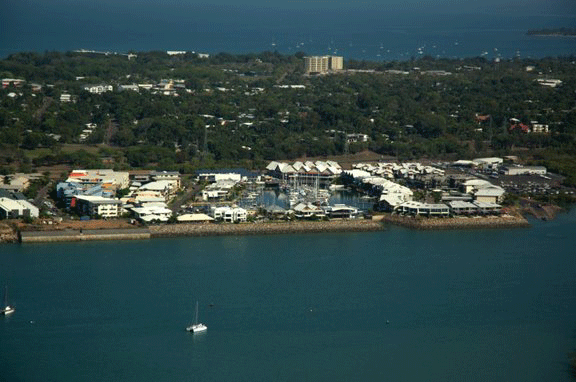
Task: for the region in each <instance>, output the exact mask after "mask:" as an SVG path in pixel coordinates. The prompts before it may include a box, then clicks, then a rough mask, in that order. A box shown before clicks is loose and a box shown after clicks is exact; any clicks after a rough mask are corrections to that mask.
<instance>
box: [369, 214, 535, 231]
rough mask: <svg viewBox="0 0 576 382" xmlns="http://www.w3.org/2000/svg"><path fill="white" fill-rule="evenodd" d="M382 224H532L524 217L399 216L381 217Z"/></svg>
mask: <svg viewBox="0 0 576 382" xmlns="http://www.w3.org/2000/svg"><path fill="white" fill-rule="evenodd" d="M378 218H380V219H381V221H382V222H385V223H388V224H393V225H397V226H401V227H406V228H411V229H420V230H452V229H484V228H523V227H530V223H529V222H528V220H526V219H525V218H524V217H523V216H521V215H517V216H512V215H504V216H486V217H452V218H423V217H409V216H399V215H380V216H378Z"/></svg>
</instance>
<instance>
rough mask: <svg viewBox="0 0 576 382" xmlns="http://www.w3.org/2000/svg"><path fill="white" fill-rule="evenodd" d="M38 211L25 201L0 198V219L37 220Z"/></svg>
mask: <svg viewBox="0 0 576 382" xmlns="http://www.w3.org/2000/svg"><path fill="white" fill-rule="evenodd" d="M39 213H40V211H39V209H38V207H36V206H35V205H33V204H32V203H30V202H29V201H27V200H20V199H12V198H5V197H1V198H0V219H16V218H20V217H31V218H37V217H38V216H39Z"/></svg>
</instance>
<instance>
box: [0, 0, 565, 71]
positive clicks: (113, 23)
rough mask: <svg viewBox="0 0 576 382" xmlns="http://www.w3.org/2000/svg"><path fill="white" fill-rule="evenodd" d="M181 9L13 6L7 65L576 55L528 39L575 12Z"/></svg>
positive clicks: (5, 44)
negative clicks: (102, 57) (172, 55)
mask: <svg viewBox="0 0 576 382" xmlns="http://www.w3.org/2000/svg"><path fill="white" fill-rule="evenodd" d="M12 3H13V4H12ZM176 3H179V2H172V3H169V4H166V5H163V6H159V5H158V4H151V3H149V2H141V3H139V4H138V5H137V6H134V4H130V5H126V4H123V3H122V2H118V4H116V5H114V6H112V5H110V4H108V6H107V7H100V6H97V5H96V4H93V5H90V4H89V3H88V4H87V3H86V2H65V5H62V4H61V3H58V2H54V3H52V2H45V3H44V2H43V3H41V5H40V6H34V5H33V4H31V2H30V0H28V1H22V2H10V1H9V2H8V3H6V4H8V5H5V6H4V7H5V9H3V13H4V14H5V15H9V16H11V17H5V18H3V20H2V25H0V32H1V33H0V57H5V56H7V55H8V54H10V53H14V52H18V51H38V52H44V51H51V50H56V51H68V50H75V49H91V50H99V51H112V52H128V51H149V50H186V51H195V52H204V53H211V54H214V53H218V52H229V53H255V52H256V53H257V52H263V51H278V52H280V53H283V54H293V53H296V52H299V51H301V52H305V53H307V54H310V55H323V54H336V55H342V56H344V57H345V59H357V60H371V61H389V60H409V59H412V58H418V57H421V56H425V55H429V56H432V57H448V58H463V57H477V56H483V57H486V58H489V59H493V58H495V57H501V58H512V57H523V58H527V57H532V58H541V57H546V56H567V55H574V54H576V39H574V38H559V37H534V36H526V31H527V30H529V29H540V28H554V27H576V17H575V16H574V14H571V13H569V12H568V13H562V12H555V13H550V12H544V11H543V12H527V13H517V12H510V13H501V12H500V13H486V12H485V13H454V12H448V11H447V10H446V9H445V10H444V11H440V10H439V11H437V12H427V13H426V12H422V11H414V12H401V11H398V10H389V9H385V8H382V9H379V8H377V9H369V10H368V9H363V8H361V7H359V8H358V9H344V10H340V11H338V10H334V9H332V10H329V9H326V10H319V9H312V10H311V9H307V10H295V9H272V8H269V7H268V8H265V7H250V6H247V5H246V6H244V7H242V6H236V7H230V6H229V7H225V6H192V5H184V4H182V3H180V4H178V5H175V4H176ZM57 5H59V8H57V7H56V6H57ZM0 10H1V8H0Z"/></svg>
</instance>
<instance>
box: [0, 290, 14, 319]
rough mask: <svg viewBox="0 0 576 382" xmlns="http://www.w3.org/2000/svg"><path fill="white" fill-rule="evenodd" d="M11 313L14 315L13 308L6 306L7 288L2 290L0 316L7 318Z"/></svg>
mask: <svg viewBox="0 0 576 382" xmlns="http://www.w3.org/2000/svg"><path fill="white" fill-rule="evenodd" d="M11 313H14V308H13V307H11V306H10V305H8V286H6V288H5V289H4V308H2V310H0V314H3V315H4V316H7V315H9V314H11Z"/></svg>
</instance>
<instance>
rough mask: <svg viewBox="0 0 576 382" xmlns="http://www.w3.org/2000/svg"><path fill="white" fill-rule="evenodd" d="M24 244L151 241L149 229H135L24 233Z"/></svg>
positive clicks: (21, 240)
mask: <svg viewBox="0 0 576 382" xmlns="http://www.w3.org/2000/svg"><path fill="white" fill-rule="evenodd" d="M19 236H20V242H22V243H50V242H62V241H93V240H141V239H150V237H151V235H150V231H149V230H148V229H147V228H133V229H97V230H96V229H94V230H82V229H80V230H73V229H67V230H54V231H23V232H20V235H19Z"/></svg>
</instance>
